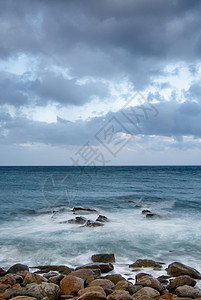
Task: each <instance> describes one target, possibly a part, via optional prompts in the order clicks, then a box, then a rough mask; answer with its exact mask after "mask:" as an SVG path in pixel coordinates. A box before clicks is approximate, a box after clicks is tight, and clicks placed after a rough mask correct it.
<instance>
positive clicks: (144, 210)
mask: <svg viewBox="0 0 201 300" xmlns="http://www.w3.org/2000/svg"><path fill="white" fill-rule="evenodd" d="M149 213H150V214H151V211H150V210H148V209H143V210H142V214H143V215H146V214H149Z"/></svg>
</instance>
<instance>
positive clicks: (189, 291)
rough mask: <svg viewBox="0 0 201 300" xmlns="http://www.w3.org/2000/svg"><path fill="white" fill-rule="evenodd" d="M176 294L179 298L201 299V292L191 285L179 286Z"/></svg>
mask: <svg viewBox="0 0 201 300" xmlns="http://www.w3.org/2000/svg"><path fill="white" fill-rule="evenodd" d="M175 292H176V295H177V296H179V297H189V298H193V299H195V298H198V297H201V291H200V290H198V289H195V288H194V287H192V286H189V285H183V286H179V287H178V288H176V290H175Z"/></svg>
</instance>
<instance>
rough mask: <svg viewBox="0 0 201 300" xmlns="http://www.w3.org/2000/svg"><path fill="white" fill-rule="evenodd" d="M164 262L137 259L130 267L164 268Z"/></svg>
mask: <svg viewBox="0 0 201 300" xmlns="http://www.w3.org/2000/svg"><path fill="white" fill-rule="evenodd" d="M162 265H163V263H161V262H157V261H154V260H152V259H137V260H136V262H135V263H133V264H131V265H130V266H129V267H130V268H142V267H152V268H155V267H157V268H162Z"/></svg>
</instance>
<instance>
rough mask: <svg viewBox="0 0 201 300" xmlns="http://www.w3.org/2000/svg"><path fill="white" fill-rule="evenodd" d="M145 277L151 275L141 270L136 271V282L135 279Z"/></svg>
mask: <svg viewBox="0 0 201 300" xmlns="http://www.w3.org/2000/svg"><path fill="white" fill-rule="evenodd" d="M147 277H152V275H151V274H148V273H143V272H141V273H138V274H136V275H135V280H136V282H137V281H139V280H141V279H142V278H147Z"/></svg>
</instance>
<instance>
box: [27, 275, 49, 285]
mask: <svg viewBox="0 0 201 300" xmlns="http://www.w3.org/2000/svg"><path fill="white" fill-rule="evenodd" d="M47 281H48V280H47V279H46V278H45V277H43V276H41V275H39V274H36V273H30V272H28V273H27V274H26V276H25V278H24V280H23V283H24V284H29V283H33V282H35V283H38V284H39V283H42V282H47Z"/></svg>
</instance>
